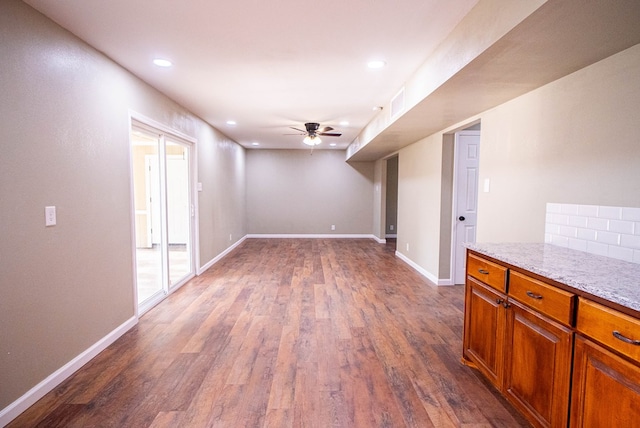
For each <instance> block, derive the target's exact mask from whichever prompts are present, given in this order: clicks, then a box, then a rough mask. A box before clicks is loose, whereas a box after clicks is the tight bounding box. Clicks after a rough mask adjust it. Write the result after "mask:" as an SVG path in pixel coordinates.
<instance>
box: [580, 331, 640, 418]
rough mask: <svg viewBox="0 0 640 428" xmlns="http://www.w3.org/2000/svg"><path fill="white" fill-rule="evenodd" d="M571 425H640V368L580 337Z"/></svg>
mask: <svg viewBox="0 0 640 428" xmlns="http://www.w3.org/2000/svg"><path fill="white" fill-rule="evenodd" d="M573 370H574V372H573V390H572V391H573V396H572V402H571V427H572V428H578V427H585V428H587V427H588V428H590V427H607V428H628V427H637V426H639V425H640V367H638V366H637V365H635V364H632V363H630V362H628V361H627V360H624V359H622V358H621V357H619V356H617V355H614V354H613V353H611V352H609V351H607V350H606V349H604V348H602V347H601V346H599V345H596V344H595V343H594V342H591V341H590V340H588V339H585V338H583V337H581V336H579V335H578V336H576V347H575V358H574V369H573Z"/></svg>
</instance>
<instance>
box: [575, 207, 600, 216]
mask: <svg viewBox="0 0 640 428" xmlns="http://www.w3.org/2000/svg"><path fill="white" fill-rule="evenodd" d="M578 215H582V216H585V217H598V206H597V205H578Z"/></svg>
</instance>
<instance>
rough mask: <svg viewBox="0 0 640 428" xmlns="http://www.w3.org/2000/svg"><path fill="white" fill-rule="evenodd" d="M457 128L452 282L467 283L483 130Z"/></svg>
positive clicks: (474, 236) (474, 224)
mask: <svg viewBox="0 0 640 428" xmlns="http://www.w3.org/2000/svg"><path fill="white" fill-rule="evenodd" d="M477 128H478V129H467V130H462V131H458V132H456V133H455V136H454V145H455V146H454V183H453V195H454V196H453V219H452V223H453V228H452V229H453V234H452V245H451V247H452V265H453V266H452V267H453V269H452V270H453V283H454V284H464V282H465V268H466V250H465V247H464V243H473V242H476V227H477V217H478V212H477V210H478V168H479V155H480V130H479V125H478V126H477Z"/></svg>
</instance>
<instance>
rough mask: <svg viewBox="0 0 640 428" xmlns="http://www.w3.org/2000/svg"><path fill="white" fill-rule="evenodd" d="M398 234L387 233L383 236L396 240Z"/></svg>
mask: <svg viewBox="0 0 640 428" xmlns="http://www.w3.org/2000/svg"><path fill="white" fill-rule="evenodd" d="M397 237H398V234H397V233H387V234H386V235H385V238H397Z"/></svg>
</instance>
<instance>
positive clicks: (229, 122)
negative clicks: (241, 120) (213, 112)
mask: <svg viewBox="0 0 640 428" xmlns="http://www.w3.org/2000/svg"><path fill="white" fill-rule="evenodd" d="M227 125H231V126H233V125H236V121H235V120H227Z"/></svg>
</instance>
